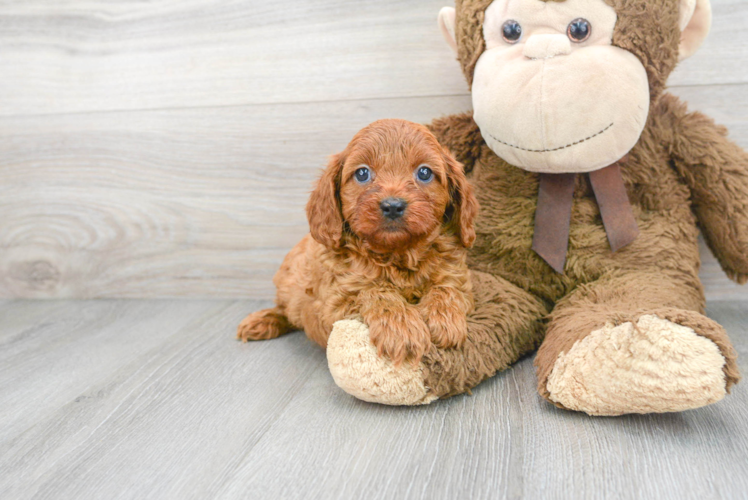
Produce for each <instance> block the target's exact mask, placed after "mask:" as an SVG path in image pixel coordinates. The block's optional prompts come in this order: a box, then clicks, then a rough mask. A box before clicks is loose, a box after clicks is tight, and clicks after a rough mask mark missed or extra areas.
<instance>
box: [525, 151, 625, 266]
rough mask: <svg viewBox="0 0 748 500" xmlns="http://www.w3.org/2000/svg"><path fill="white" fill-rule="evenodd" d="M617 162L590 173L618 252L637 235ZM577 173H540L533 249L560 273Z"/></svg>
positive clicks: (612, 248)
mask: <svg viewBox="0 0 748 500" xmlns="http://www.w3.org/2000/svg"><path fill="white" fill-rule="evenodd" d="M623 161H625V160H621V161H618V162H617V163H614V164H613V165H611V166H609V167H605V168H603V169H601V170H596V171H594V172H590V173H589V176H590V183H591V184H592V190H593V191H594V192H595V199H596V200H597V206H598V207H599V208H600V215H601V216H602V219H603V225H604V226H605V232H606V233H607V235H608V241H609V242H610V248H611V250H612V251H613V252H617V251H618V250H620V249H621V248H623V247H625V246H626V245H628V244H629V243H631V242H633V241H634V240H635V239H636V237H637V236H638V235H639V228H638V227H637V225H636V219H634V212H633V211H632V210H631V203H630V202H629V198H628V195H627V194H626V187H625V186H624V185H623V177H622V176H621V167H620V164H621V163H623ZM576 177H577V174H540V188H539V191H538V208H537V211H536V212H535V235H534V237H533V240H532V249H533V250H535V252H536V253H537V254H538V255H540V256H541V257H542V258H543V260H545V261H546V262H547V263H548V264H550V266H551V267H552V268H553V269H554V270H555V271H556V272H557V273H561V274H563V272H564V265H565V264H566V250H567V249H568V247H569V226H570V224H571V206H572V202H573V201H574V183H575V181H576Z"/></svg>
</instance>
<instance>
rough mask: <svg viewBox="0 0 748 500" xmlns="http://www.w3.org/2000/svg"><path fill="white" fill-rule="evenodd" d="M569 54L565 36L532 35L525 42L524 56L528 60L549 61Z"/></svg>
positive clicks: (568, 43)
mask: <svg viewBox="0 0 748 500" xmlns="http://www.w3.org/2000/svg"><path fill="white" fill-rule="evenodd" d="M570 52H571V42H570V41H569V37H567V36H566V35H532V36H531V37H530V38H528V39H527V41H526V42H525V49H524V52H523V54H524V56H525V57H526V58H528V59H551V58H552V57H556V56H563V55H567V54H569V53H570Z"/></svg>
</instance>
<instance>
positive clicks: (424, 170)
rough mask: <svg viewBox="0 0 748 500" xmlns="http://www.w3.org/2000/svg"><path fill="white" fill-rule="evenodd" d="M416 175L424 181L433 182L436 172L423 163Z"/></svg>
mask: <svg viewBox="0 0 748 500" xmlns="http://www.w3.org/2000/svg"><path fill="white" fill-rule="evenodd" d="M416 177H418V180H419V181H421V182H423V183H426V182H431V181H432V180H433V179H434V172H433V171H432V170H431V169H430V168H429V167H428V166H426V165H421V166H420V167H418V171H416Z"/></svg>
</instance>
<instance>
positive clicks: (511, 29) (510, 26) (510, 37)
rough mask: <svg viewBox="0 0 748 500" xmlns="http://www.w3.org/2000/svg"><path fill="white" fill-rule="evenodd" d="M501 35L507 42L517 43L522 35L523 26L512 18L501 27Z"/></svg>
mask: <svg viewBox="0 0 748 500" xmlns="http://www.w3.org/2000/svg"><path fill="white" fill-rule="evenodd" d="M501 36H502V37H503V38H504V41H505V42H506V43H511V44H515V43H517V42H518V41H519V39H520V38H521V37H522V26H520V24H519V23H518V22H517V21H514V20H511V19H510V20H509V21H507V22H505V23H504V25H503V26H502V27H501Z"/></svg>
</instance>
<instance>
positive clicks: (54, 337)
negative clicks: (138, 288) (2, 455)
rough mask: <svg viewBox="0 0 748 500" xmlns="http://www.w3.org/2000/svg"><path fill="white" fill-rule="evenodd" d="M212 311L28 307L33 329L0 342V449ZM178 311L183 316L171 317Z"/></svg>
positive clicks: (111, 305) (177, 306)
mask: <svg viewBox="0 0 748 500" xmlns="http://www.w3.org/2000/svg"><path fill="white" fill-rule="evenodd" d="M60 306H62V307H60ZM213 307H214V306H213V304H212V303H207V304H206V303H203V302H186V303H168V302H162V303H158V304H155V303H149V302H144V301H135V302H122V301H120V302H112V301H100V302H86V303H73V304H71V303H57V304H55V303H46V302H43V301H41V302H38V303H28V302H25V303H24V302H22V303H21V305H19V307H18V314H19V316H20V317H22V318H25V319H26V320H27V321H30V322H33V323H34V324H33V326H27V327H26V328H25V329H24V330H23V331H22V334H20V335H19V334H16V335H12V336H6V334H5V333H3V335H2V336H0V339H1V340H2V342H0V387H3V388H4V389H3V390H2V391H1V392H0V421H2V422H3V425H2V426H0V443H4V442H5V441H6V440H7V439H8V438H9V437H10V436H13V435H20V434H21V433H22V432H23V431H24V430H25V429H27V428H29V427H31V426H32V425H34V424H35V423H36V422H37V421H38V420H39V419H40V418H42V416H46V414H47V413H48V412H49V411H50V409H55V408H58V407H59V406H62V405H63V404H65V403H68V402H70V401H72V400H73V399H74V398H76V397H78V396H79V395H80V394H81V393H83V392H85V391H86V390H87V389H88V388H90V387H91V386H92V385H94V384H96V383H98V382H100V381H101V380H102V379H106V377H108V376H111V374H112V373H116V372H117V370H119V369H120V368H122V367H123V366H126V365H128V364H130V363H132V362H133V361H134V360H136V359H139V358H140V357H142V356H144V355H145V354H146V353H148V352H149V351H150V350H152V349H154V348H156V347H157V346H158V345H159V344H160V343H162V342H163V341H164V338H168V337H169V336H170V335H173V334H175V333H176V332H177V331H178V330H179V329H180V328H182V327H184V325H186V324H188V323H190V322H192V321H194V320H195V318H196V317H198V314H201V313H204V311H205V310H206V309H207V310H211V309H212V308H213ZM174 310H179V311H180V314H179V315H176V314H174V313H173V312H172V314H168V313H169V312H170V311H174ZM2 330H3V332H6V331H9V330H11V328H9V327H8V328H6V327H5V325H4V326H3V329H2ZM154 332H156V333H157V334H156V335H154Z"/></svg>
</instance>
